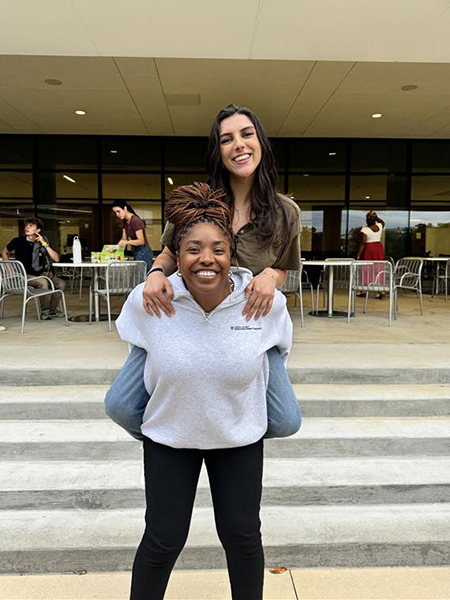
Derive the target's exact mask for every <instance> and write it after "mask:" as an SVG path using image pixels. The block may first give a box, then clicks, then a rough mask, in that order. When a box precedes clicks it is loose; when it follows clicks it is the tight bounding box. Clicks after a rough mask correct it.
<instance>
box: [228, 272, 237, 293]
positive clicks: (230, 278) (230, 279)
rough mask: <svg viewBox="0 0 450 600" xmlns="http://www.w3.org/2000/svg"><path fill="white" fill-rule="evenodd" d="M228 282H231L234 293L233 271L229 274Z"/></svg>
mask: <svg viewBox="0 0 450 600" xmlns="http://www.w3.org/2000/svg"><path fill="white" fill-rule="evenodd" d="M228 281H229V282H230V288H231V293H233V292H234V287H235V286H234V281H233V278H232V277H231V271H229V273H228Z"/></svg>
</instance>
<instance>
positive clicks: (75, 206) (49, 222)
mask: <svg viewBox="0 0 450 600" xmlns="http://www.w3.org/2000/svg"><path fill="white" fill-rule="evenodd" d="M37 209H38V213H37V214H38V217H39V218H40V219H42V220H43V222H44V229H45V233H46V235H48V237H49V239H50V241H51V243H52V245H53V246H54V247H55V248H57V250H58V252H59V253H60V254H61V260H62V261H66V260H69V259H70V257H71V255H72V243H73V238H74V236H76V235H77V236H78V237H79V238H80V242H81V246H82V249H83V254H84V255H86V256H90V253H91V252H92V251H95V250H101V248H100V237H99V223H98V214H99V212H98V203H97V202H96V201H94V200H84V201H83V202H81V201H80V202H76V203H74V202H73V200H70V199H67V200H62V199H58V200H56V201H55V202H54V203H48V204H39V205H38V207H37Z"/></svg>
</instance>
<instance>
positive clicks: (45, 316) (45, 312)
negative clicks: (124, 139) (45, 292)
mask: <svg viewBox="0 0 450 600" xmlns="http://www.w3.org/2000/svg"><path fill="white" fill-rule="evenodd" d="M41 319H42V321H51V320H52V315H51V313H50V310H43V311H42V312H41Z"/></svg>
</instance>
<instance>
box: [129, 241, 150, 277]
mask: <svg viewBox="0 0 450 600" xmlns="http://www.w3.org/2000/svg"><path fill="white" fill-rule="evenodd" d="M132 248H133V258H134V260H143V261H145V262H146V264H147V273H148V272H149V271H150V269H151V268H152V262H153V251H152V249H151V248H150V246H147V244H144V245H143V246H132Z"/></svg>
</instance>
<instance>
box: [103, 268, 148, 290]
mask: <svg viewBox="0 0 450 600" xmlns="http://www.w3.org/2000/svg"><path fill="white" fill-rule="evenodd" d="M146 273H147V264H146V263H145V262H144V261H143V260H135V261H111V262H110V263H109V265H108V266H107V268H106V278H105V288H104V289H106V291H107V292H108V293H109V294H117V295H121V294H129V293H130V292H131V291H132V290H133V289H134V288H135V287H136V286H137V285H139V284H140V283H142V282H143V281H145V279H146Z"/></svg>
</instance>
